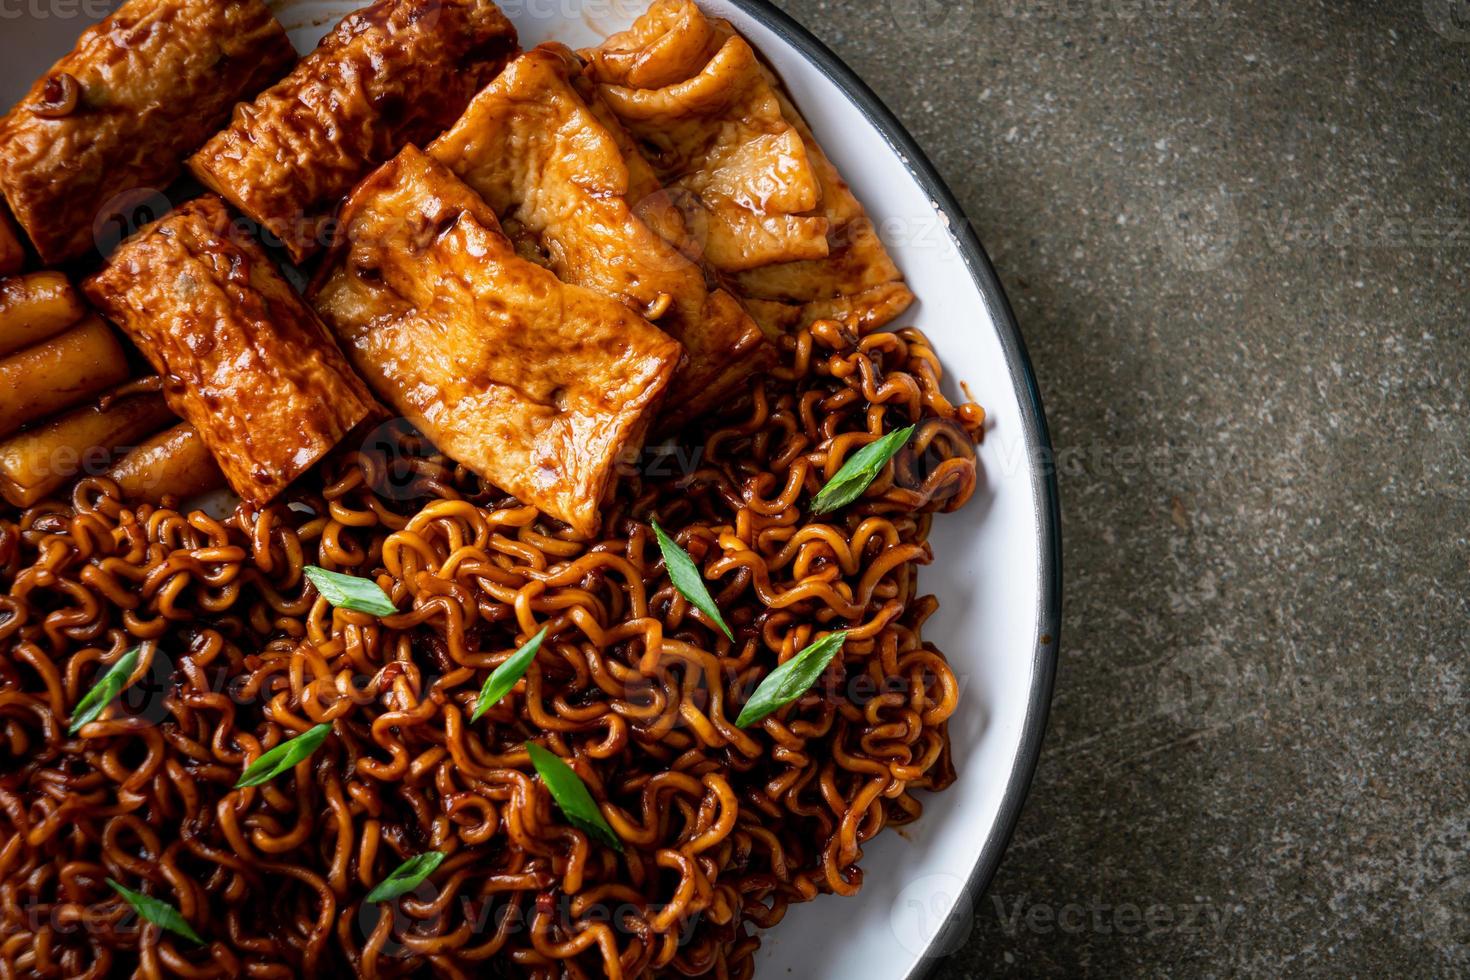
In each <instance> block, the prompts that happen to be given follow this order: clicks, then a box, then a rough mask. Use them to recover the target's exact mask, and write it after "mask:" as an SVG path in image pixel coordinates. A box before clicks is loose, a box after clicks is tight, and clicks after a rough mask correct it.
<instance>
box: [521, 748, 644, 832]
mask: <svg viewBox="0 0 1470 980" xmlns="http://www.w3.org/2000/svg"><path fill="white" fill-rule="evenodd" d="M526 751H527V752H529V753H530V754H531V764H532V765H533V766H535V767H536V772H538V773H539V774H540V775H541V781H542V782H544V783H545V784H546V788H547V789H549V790H551V798H552V799H553V800H555V801H556V805H557V807H559V808H560V809H561V812H562V813H564V814H565V815H566V818H567V819H568V820H570V821H571V822H572V823H574V824H576V825H577V826H578V827H580V828H581V829H582V830H585V831H586V832H587V833H589V834H591V835H592V836H593V837H596V838H598V839H599V840H601V841H602V842H603V843H604V844H606V845H607V846H608V847H611V848H612V849H613V850H615V851H617V852H618V853H619V854H621V853H622V851H623V842H622V841H620V840H619V839H618V835H617V834H615V833H613V829H612V827H610V826H608V823H607V821H606V820H604V819H603V818H602V811H601V810H599V809H598V808H597V803H596V801H594V800H593V799H592V794H591V793H589V792H587V786H586V784H585V783H583V782H582V778H581V777H580V776H578V775H577V773H576V772H575V771H574V770H573V769H572V767H571V766H569V765H567V764H566V763H565V762H563V761H562V760H561V758H560V757H559V756H557V755H556V753H554V752H551V751H550V750H548V749H544V748H542V747H541V746H539V745H537V744H536V743H535V742H527V743H526Z"/></svg>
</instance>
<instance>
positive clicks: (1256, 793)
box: [782, 0, 1470, 980]
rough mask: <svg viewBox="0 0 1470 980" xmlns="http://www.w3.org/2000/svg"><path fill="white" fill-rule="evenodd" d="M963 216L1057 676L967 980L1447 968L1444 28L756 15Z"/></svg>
mask: <svg viewBox="0 0 1470 980" xmlns="http://www.w3.org/2000/svg"><path fill="white" fill-rule="evenodd" d="M782 6H783V7H785V9H786V10H787V11H788V12H790V13H791V14H793V15H794V16H795V17H796V18H797V19H798V20H800V21H802V22H803V23H804V24H806V25H807V26H808V27H809V28H811V29H812V30H813V31H814V32H815V33H816V34H818V35H819V36H820V37H821V38H822V39H823V40H825V41H826V42H827V43H828V44H830V45H831V46H832V47H833V48H834V49H835V50H836V51H837V52H838V54H840V55H841V56H842V57H843V58H845V59H846V60H847V61H848V62H849V63H850V64H851V65H853V66H854V67H855V68H856V69H857V71H858V72H859V73H860V74H861V75H862V76H863V77H864V78H865V79H866V80H867V81H868V82H869V83H870V84H871V85H872V86H873V87H874V88H875V89H876V90H877V91H878V93H879V94H880V95H881V96H882V97H883V98H884V100H885V101H887V102H888V104H889V105H890V106H892V107H893V109H894V110H895V111H896V112H897V113H898V115H899V116H900V117H901V118H902V119H903V120H904V121H905V122H906V123H907V124H908V126H909V127H910V128H911V129H912V130H913V131H914V133H915V135H916V136H917V137H918V140H919V142H920V143H921V144H923V146H924V147H925V149H926V150H927V151H928V152H929V154H930V155H931V156H932V158H933V159H934V161H935V163H936V164H937V165H938V167H939V169H940V170H941V171H942V172H943V173H944V175H945V177H946V178H947V179H948V181H949V182H950V184H951V185H952V186H953V188H954V189H955V191H956V193H957V194H958V195H959V198H960V200H961V201H962V202H963V204H964V205H965V207H966V209H967V210H968V212H969V214H970V216H971V217H972V219H973V221H974V223H975V225H976V227H977V229H978V231H979V234H980V238H981V240H982V241H984V243H985V245H986V247H987V248H988V249H989V251H990V254H991V256H992V258H993V259H994V261H995V264H996V267H997V268H998V270H999V272H1000V276H1001V279H1002V280H1003V281H1004V284H1005V287H1006V289H1007V291H1008V292H1009V294H1010V297H1011V301H1012V303H1013V305H1014V306H1015V309H1016V314H1017V316H1018V318H1019V320H1020V323H1021V327H1022V330H1023V332H1024V334H1025V336H1026V340H1027V342H1028V344H1029V346H1030V349H1031V355H1032V358H1033V360H1034V362H1035V365H1036V372H1037V375H1038V377H1039V379H1040V383H1041V387H1042V391H1043V394H1044V396H1045V399H1046V405H1047V410H1048V416H1049V418H1050V422H1051V425H1052V430H1053V435H1054V437H1055V442H1056V446H1057V450H1058V459H1059V469H1060V485H1061V493H1062V513H1063V528H1064V537H1065V566H1066V600H1065V607H1066V608H1065V623H1064V629H1063V637H1062V640H1063V643H1062V656H1061V663H1060V668H1059V676H1058V681H1057V695H1056V700H1055V704H1054V707H1053V713H1052V721H1051V727H1050V731H1049V734H1048V737H1047V743H1046V748H1045V751H1044V753H1043V757H1042V761H1041V766H1040V770H1039V772H1038V773H1037V777H1036V781H1035V784H1034V787H1033V789H1032V791H1031V795H1030V798H1029V800H1028V802H1027V804H1026V808H1025V812H1024V814H1023V816H1022V819H1021V822H1020V826H1019V828H1018V830H1017V833H1016V836H1015V840H1014V843H1013V844H1012V846H1011V848H1010V850H1009V852H1008V854H1007V856H1006V858H1005V861H1004V863H1003V865H1002V866H1001V869H1000V872H999V874H998V876H997V877H996V879H995V882H994V884H993V886H992V887H991V889H990V891H989V892H988V893H987V894H986V895H985V896H984V897H982V898H980V899H979V900H978V901H977V902H976V904H975V908H974V916H973V922H968V921H966V922H963V923H961V925H960V928H961V930H962V932H963V931H965V930H968V939H967V941H966V942H965V944H964V945H963V947H962V948H961V949H959V951H958V952H956V953H954V954H953V955H952V956H950V957H949V958H948V959H947V960H945V961H944V963H943V964H942V966H941V967H940V969H939V971H938V976H939V977H941V978H943V980H958V978H962V977H966V978H968V977H978V976H1038V975H1041V976H1068V977H1070V976H1236V975H1250V976H1326V975H1358V976H1408V975H1413V976H1461V975H1466V974H1467V973H1470V721H1467V719H1470V704H1467V701H1470V658H1467V647H1470V642H1467V639H1466V636H1467V631H1470V601H1467V588H1466V586H1467V560H1470V391H1467V383H1470V323H1467V319H1470V316H1467V311H1470V155H1467V153H1470V150H1467V148H1470V112H1467V110H1470V106H1467V96H1470V6H1467V5H1466V3H1465V2H1464V0H1402V2H1397V3H1369V2H1366V0H1344V2H1338V3H1315V2H1307V3H1284V4H1283V3H1276V2H1268V0H944V2H940V0H879V2H870V0H831V2H799V0H786V2H784V3H782Z"/></svg>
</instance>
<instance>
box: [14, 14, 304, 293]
mask: <svg viewBox="0 0 1470 980" xmlns="http://www.w3.org/2000/svg"><path fill="white" fill-rule="evenodd" d="M16 29H17V28H7V30H16ZM295 61H296V50H295V49H294V48H292V47H291V42H290V40H289V39H288V38H287V37H286V31H285V29H284V28H282V27H281V25H280V24H279V23H277V21H276V18H275V17H274V15H272V14H271V12H270V9H269V8H268V7H267V6H266V5H265V4H264V3H262V2H261V0H128V2H127V3H125V4H123V5H122V6H121V7H119V8H118V9H117V12H116V13H114V14H113V15H112V16H110V17H108V18H107V19H106V20H104V21H102V22H101V23H99V24H97V25H96V26H94V27H90V28H88V29H87V30H86V31H85V32H84V33H83V34H82V36H81V38H80V39H79V40H78V41H77V45H76V47H75V48H74V49H73V50H72V51H71V53H70V54H68V55H67V56H66V57H64V58H62V59H61V60H60V61H58V62H57V63H56V64H55V65H54V66H53V67H52V68H51V70H50V71H48V72H47V73H46V74H45V75H43V76H42V77H41V78H40V79H38V80H37V81H36V83H35V85H33V86H32V87H31V90H30V92H28V93H27V94H26V96H25V98H23V99H21V101H20V103H19V104H18V105H16V107H15V108H14V109H12V110H11V111H10V113H9V114H8V115H7V116H5V118H4V119H3V120H0V190H3V191H4V195H5V197H6V199H7V200H9V202H10V207H11V210H12V211H13V212H14V214H15V218H16V220H17V221H19V222H20V224H21V226H22V227H23V228H25V231H26V234H27V235H29V236H30V239H31V241H32V242H33V243H34V244H35V246H36V251H37V252H38V253H40V256H41V260H42V262H44V263H46V264H47V265H54V264H56V263H59V262H62V261H64V260H66V259H71V258H76V257H77V256H80V255H83V254H84V253H86V252H87V251H88V250H89V249H91V248H92V247H93V243H94V242H95V241H96V240H97V236H98V234H99V231H101V232H102V233H106V232H107V231H115V227H114V225H115V223H117V222H121V224H122V226H126V225H127V224H128V223H129V222H130V221H131V220H132V216H131V214H129V213H127V212H128V211H130V210H131V208H130V206H129V205H128V204H127V203H126V200H125V199H126V198H127V195H128V192H134V191H136V192H139V193H142V194H144V195H145V196H146V195H147V194H148V193H156V192H158V191H160V190H161V189H163V188H164V187H167V186H168V184H169V183H170V182H172V181H173V179H174V178H175V177H177V176H178V175H179V172H180V171H181V170H182V169H183V162H184V158H185V157H187V156H188V155H189V154H190V153H191V152H193V151H194V150H196V149H198V148H199V146H200V145H201V144H202V143H203V142H204V141H205V140H206V139H208V138H209V136H210V134H212V133H214V132H215V131H216V130H218V129H219V128H220V127H221V126H223V125H224V124H225V122H226V121H228V119H229V118H230V109H231V108H232V107H233V106H234V105H235V103H236V102H239V101H240V100H241V99H248V98H251V97H252V96H254V95H255V94H256V93H257V92H259V91H260V90H261V89H262V88H264V87H265V86H267V85H269V84H271V83H272V82H274V81H275V80H276V79H278V78H280V77H281V76H282V75H284V74H285V73H286V72H287V71H288V70H289V69H290V67H291V65H292V64H294V63H295Z"/></svg>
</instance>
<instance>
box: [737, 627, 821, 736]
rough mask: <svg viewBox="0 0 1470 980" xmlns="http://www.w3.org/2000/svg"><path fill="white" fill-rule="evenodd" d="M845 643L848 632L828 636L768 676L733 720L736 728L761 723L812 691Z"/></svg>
mask: <svg viewBox="0 0 1470 980" xmlns="http://www.w3.org/2000/svg"><path fill="white" fill-rule="evenodd" d="M846 642H847V630H841V631H839V632H837V633H828V634H827V635H826V636H824V637H822V638H821V639H820V640H818V641H817V642H815V643H813V644H812V645H811V646H809V647H807V648H806V649H805V650H803V651H801V652H800V653H798V654H797V655H796V656H794V657H792V658H791V659H790V660H788V661H786V662H785V663H784V664H782V665H781V666H779V667H777V668H776V669H775V670H773V671H771V672H770V673H769V674H767V675H766V679H765V680H763V681H761V683H760V686H759V687H757V688H756V689H755V693H754V694H752V695H751V696H750V700H749V701H747V702H745V707H743V708H741V709H740V717H739V718H736V719H735V725H736V727H737V728H745V727H746V726H748V725H754V724H756V723H758V722H761V721H764V720H765V719H766V718H767V716H769V715H771V714H774V713H775V712H777V711H779V710H781V709H782V708H784V707H786V705H788V704H790V703H791V702H792V701H795V700H796V699H797V698H799V697H801V696H802V695H803V694H805V693H806V692H807V691H809V690H811V686H812V685H813V684H815V683H816V682H817V679H818V678H819V677H821V676H822V672H823V671H825V670H826V669H827V665H828V664H830V663H831V662H832V658H833V657H835V656H837V651H839V650H841V649H842V644H844V643H846Z"/></svg>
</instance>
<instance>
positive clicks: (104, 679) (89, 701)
mask: <svg viewBox="0 0 1470 980" xmlns="http://www.w3.org/2000/svg"><path fill="white" fill-rule="evenodd" d="M141 649H142V648H141V647H133V648H132V649H131V650H129V651H128V652H127V653H125V654H123V655H122V656H121V657H118V658H117V663H115V664H113V665H112V666H111V667H109V668H108V669H107V672H106V673H104V674H103V675H102V676H101V677H100V678H99V679H98V680H97V683H96V684H94V685H92V689H91V690H90V691H88V692H87V693H86V696H85V697H83V698H82V699H81V700H80V701H78V702H77V707H76V710H75V711H74V712H73V713H72V716H71V725H70V726H69V727H68V728H67V730H66V733H67V734H68V735H75V734H76V733H77V732H79V731H81V730H82V726H83V725H86V724H88V723H89V722H92V721H96V720H97V717H98V716H99V715H101V714H102V712H104V711H106V710H107V706H108V705H109V704H111V703H112V701H113V699H114V698H116V697H117V696H118V695H119V694H121V693H122V690H123V688H124V687H125V686H126V685H127V683H128V678H129V677H131V676H132V675H133V670H134V668H136V667H137V666H138V651H139V650H141Z"/></svg>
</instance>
